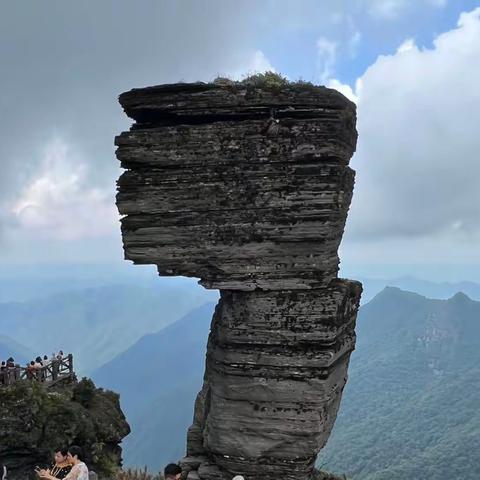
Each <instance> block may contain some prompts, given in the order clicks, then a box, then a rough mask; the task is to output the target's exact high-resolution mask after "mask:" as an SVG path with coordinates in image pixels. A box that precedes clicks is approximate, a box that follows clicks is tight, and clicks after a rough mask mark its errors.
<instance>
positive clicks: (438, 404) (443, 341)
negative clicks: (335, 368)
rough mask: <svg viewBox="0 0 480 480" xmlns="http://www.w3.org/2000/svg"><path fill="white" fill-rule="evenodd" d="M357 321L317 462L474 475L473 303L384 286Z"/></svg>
mask: <svg viewBox="0 0 480 480" xmlns="http://www.w3.org/2000/svg"><path fill="white" fill-rule="evenodd" d="M357 325H358V326H357V334H358V340H357V349H356V351H355V352H354V354H353V355H352V358H351V362H350V370H349V381H348V383H347V386H346V388H345V392H344V398H343V401H342V405H341V408H340V413H339V416H338V419H337V422H336V424H335V427H334V430H333V433H332V436H331V438H330V440H329V442H328V444H327V446H326V448H325V449H324V451H323V452H322V455H321V458H320V460H319V462H320V463H321V464H325V466H326V468H328V469H330V470H332V471H337V472H345V473H346V474H347V476H350V477H351V478H353V479H359V480H363V479H365V480H387V479H388V480H391V479H395V480H407V479H412V478H415V479H423V478H425V479H429V480H447V479H453V478H455V479H462V480H474V479H478V478H480V462H479V456H478V455H479V453H478V452H479V451H480V410H479V408H478V407H479V405H480V302H476V301H473V300H471V299H469V298H468V297H467V296H466V295H465V294H462V293H457V294H456V295H454V296H453V297H452V298H450V299H449V300H431V299H427V298H425V297H422V296H420V295H417V294H414V293H410V292H404V291H402V290H400V289H398V288H386V289H385V290H383V291H382V292H381V293H380V294H378V295H377V296H376V297H375V298H374V299H373V300H372V301H371V302H370V303H368V304H367V305H365V306H364V307H363V308H362V309H361V310H360V313H359V318H358V323H357Z"/></svg>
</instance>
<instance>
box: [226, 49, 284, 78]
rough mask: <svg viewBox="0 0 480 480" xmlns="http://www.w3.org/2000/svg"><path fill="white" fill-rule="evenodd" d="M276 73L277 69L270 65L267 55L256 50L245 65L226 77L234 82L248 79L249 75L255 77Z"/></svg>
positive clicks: (228, 73) (246, 60)
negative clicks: (265, 73)
mask: <svg viewBox="0 0 480 480" xmlns="http://www.w3.org/2000/svg"><path fill="white" fill-rule="evenodd" d="M275 71H276V70H275V67H274V66H273V65H272V64H271V63H270V61H269V60H268V58H267V57H266V56H265V54H264V53H263V52H262V51H261V50H256V51H255V52H253V53H251V54H250V55H249V57H248V58H246V59H245V61H244V65H241V66H240V67H237V68H236V69H235V70H233V71H231V72H227V73H226V74H225V75H226V76H227V77H228V78H232V79H234V80H242V79H243V78H245V77H248V76H249V75H254V74H255V73H263V72H275Z"/></svg>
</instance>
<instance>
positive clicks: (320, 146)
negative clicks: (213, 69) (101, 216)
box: [116, 84, 356, 290]
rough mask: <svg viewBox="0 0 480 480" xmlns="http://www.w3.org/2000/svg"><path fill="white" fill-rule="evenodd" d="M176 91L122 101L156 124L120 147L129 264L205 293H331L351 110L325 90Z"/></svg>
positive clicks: (348, 182)
mask: <svg viewBox="0 0 480 480" xmlns="http://www.w3.org/2000/svg"><path fill="white" fill-rule="evenodd" d="M173 87H175V86H164V87H155V88H152V89H144V90H139V91H135V90H134V91H132V92H129V93H127V94H124V95H122V96H121V97H120V100H121V102H122V104H123V105H124V108H125V110H126V112H127V113H129V114H130V115H132V116H134V118H136V119H137V121H139V120H143V121H147V120H148V121H150V123H147V124H144V123H140V124H136V125H135V126H134V128H133V129H132V130H131V131H130V132H125V133H123V134H121V135H120V136H119V137H117V139H116V144H117V146H118V149H117V156H118V158H119V159H120V161H121V164H122V167H124V168H126V169H127V171H126V172H125V173H124V174H123V175H122V176H121V178H120V179H119V182H118V184H119V191H118V195H117V205H118V208H119V211H120V213H121V214H122V215H126V216H125V217H124V218H123V219H122V233H123V241H124V247H125V256H126V258H127V259H130V260H133V261H134V262H135V263H140V264H141V263H154V264H156V265H157V266H158V269H159V273H160V274H161V275H186V276H193V277H200V278H201V279H202V284H203V285H205V286H206V287H208V288H221V289H239V290H245V289H250V290H253V289H255V288H262V289H289V288H292V289H293V288H317V287H320V286H325V285H327V284H328V282H329V281H330V280H331V279H332V278H334V277H335V276H336V274H337V270H338V256H337V249H338V246H339V243H340V240H341V236H342V232H343V228H344V224H345V220H346V216H347V211H348V207H349V204H350V200H351V193H352V189H353V181H354V172H353V170H351V169H350V168H349V167H348V166H347V164H348V160H349V158H350V156H351V155H352V153H353V150H354V148H355V139H356V132H355V129H354V122H355V109H354V105H353V104H352V103H351V102H349V101H348V100H347V99H345V98H344V97H343V96H341V95H340V94H338V93H337V92H335V91H333V90H329V89H326V88H323V87H316V88H315V89H310V88H308V89H306V91H305V92H304V91H303V90H301V89H300V90H298V89H295V88H294V87H290V88H289V89H285V91H282V92H281V95H274V94H273V93H271V92H268V91H267V92H265V91H262V90H254V91H253V93H252V92H250V93H249V90H248V89H247V88H246V87H243V88H241V87H238V91H236V92H234V93H232V92H231V91H230V90H228V89H226V88H222V87H215V86H214V88H212V85H210V84H208V85H203V86H202V85H201V84H195V85H193V86H191V85H190V86H189V85H183V86H182V85H180V86H177V87H175V88H176V89H177V90H172V89H173ZM193 87H195V89H194V90H193V91H192V90H191V89H192V88H193ZM202 88H203V90H202ZM259 91H260V92H261V93H262V95H260V94H259V93H258V92H259ZM255 92H256V94H255ZM137 97H138V98H137ZM134 100H135V101H134ZM142 102H144V103H145V107H144V108H143V109H142V108H141V107H140V106H141V105H142ZM222 102H225V103H222ZM139 105H140V106H139ZM161 108H163V110H162V109H161ZM226 112H229V113H228V114H227V113H226ZM239 112H241V114H242V115H243V116H242V117H241V118H240V119H239V118H238V115H239ZM188 122H190V123H188ZM277 122H278V123H277ZM273 127H274V128H273ZM272 128H273V132H272V133H270V130H271V129H272Z"/></svg>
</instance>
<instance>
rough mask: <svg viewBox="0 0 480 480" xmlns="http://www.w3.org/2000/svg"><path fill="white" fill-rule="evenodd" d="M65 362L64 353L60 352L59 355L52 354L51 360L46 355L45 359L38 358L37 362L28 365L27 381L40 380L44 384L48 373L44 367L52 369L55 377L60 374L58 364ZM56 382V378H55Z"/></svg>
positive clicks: (33, 361)
mask: <svg viewBox="0 0 480 480" xmlns="http://www.w3.org/2000/svg"><path fill="white" fill-rule="evenodd" d="M62 360H63V351H62V350H60V351H59V352H58V353H52V356H51V358H48V356H47V355H44V356H43V358H42V357H40V356H38V357H37V358H36V359H35V360H32V361H31V362H29V363H27V368H26V372H27V379H29V380H39V381H41V382H43V381H44V380H45V379H46V371H45V368H44V367H47V366H51V367H52V376H53V377H55V374H56V373H58V364H59V362H61V361H62ZM54 380H55V378H54Z"/></svg>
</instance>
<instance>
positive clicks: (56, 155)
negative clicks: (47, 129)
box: [9, 138, 118, 240]
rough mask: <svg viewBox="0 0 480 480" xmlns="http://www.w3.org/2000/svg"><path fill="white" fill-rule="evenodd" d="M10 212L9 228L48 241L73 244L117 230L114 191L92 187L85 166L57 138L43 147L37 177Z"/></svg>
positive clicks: (16, 200)
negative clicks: (76, 240) (11, 226)
mask: <svg viewBox="0 0 480 480" xmlns="http://www.w3.org/2000/svg"><path fill="white" fill-rule="evenodd" d="M9 212H10V217H11V221H10V224H11V225H12V224H13V225H15V226H16V227H17V228H19V229H22V230H24V231H27V232H28V231H29V232H31V233H35V234H38V235H41V236H44V237H47V238H59V239H65V240H75V239H81V238H89V237H98V236H103V235H106V234H111V233H112V232H113V231H114V229H118V220H117V219H118V214H117V212H116V208H115V200H114V195H113V188H112V190H101V189H99V188H94V187H91V186H90V185H89V184H88V181H87V164H86V163H85V162H83V161H82V160H81V159H80V158H78V155H76V154H75V152H73V151H72V149H71V148H69V147H68V145H67V144H66V143H65V142H64V141H63V140H61V139H60V138H55V139H53V140H52V141H50V142H49V143H48V144H47V145H46V147H45V151H44V154H43V156H42V159H41V161H40V168H39V170H38V172H37V175H36V176H34V177H33V178H32V180H31V181H30V182H29V183H28V184H27V185H26V187H25V188H24V189H23V190H22V192H21V193H20V195H19V197H18V198H16V199H15V200H14V201H13V202H11V203H10V205H9Z"/></svg>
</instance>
